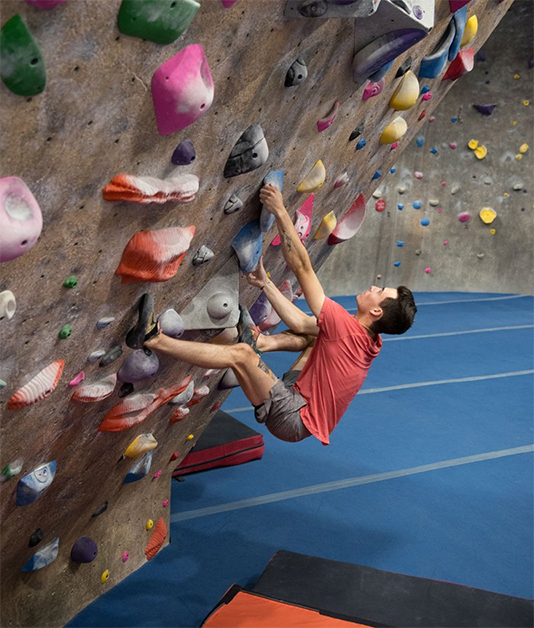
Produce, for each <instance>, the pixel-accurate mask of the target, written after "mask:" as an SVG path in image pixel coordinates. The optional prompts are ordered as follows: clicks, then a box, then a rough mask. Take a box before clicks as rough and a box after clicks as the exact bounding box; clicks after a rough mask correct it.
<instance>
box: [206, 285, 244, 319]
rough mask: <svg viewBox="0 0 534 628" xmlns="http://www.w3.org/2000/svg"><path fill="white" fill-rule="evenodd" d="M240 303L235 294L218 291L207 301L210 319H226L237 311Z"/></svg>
mask: <svg viewBox="0 0 534 628" xmlns="http://www.w3.org/2000/svg"><path fill="white" fill-rule="evenodd" d="M237 307H238V304H237V302H236V300H235V298H234V295H233V294H230V293H228V292H216V293H215V294H214V295H213V296H211V297H210V298H209V299H208V301H207V303H206V312H207V314H208V316H209V317H210V319H215V321H220V322H222V321H226V320H227V319H228V317H229V316H230V315H231V314H232V313H233V312H235V310H236V308H237Z"/></svg>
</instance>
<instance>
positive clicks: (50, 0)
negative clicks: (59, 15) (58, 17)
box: [24, 0, 68, 9]
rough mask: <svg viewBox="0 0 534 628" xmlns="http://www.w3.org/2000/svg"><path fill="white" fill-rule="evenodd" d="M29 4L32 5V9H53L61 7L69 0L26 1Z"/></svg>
mask: <svg viewBox="0 0 534 628" xmlns="http://www.w3.org/2000/svg"><path fill="white" fill-rule="evenodd" d="M24 1H25V2H26V3H27V4H31V5H32V7H35V8H37V9H53V8H55V7H59V6H60V5H62V4H65V2H68V0H24Z"/></svg>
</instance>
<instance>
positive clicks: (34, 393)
mask: <svg viewBox="0 0 534 628" xmlns="http://www.w3.org/2000/svg"><path fill="white" fill-rule="evenodd" d="M64 366H65V362H64V361H63V360H55V361H54V362H52V363H51V364H49V365H48V366H47V367H46V368H44V369H43V370H42V371H40V372H39V373H37V375H36V376H35V377H33V378H32V379H31V380H30V381H29V382H28V383H27V384H26V385H25V386H23V387H22V388H20V389H19V390H18V391H17V392H16V393H15V394H14V395H13V396H12V397H11V399H10V400H9V401H8V402H7V407H8V408H9V409H14V408H24V406H30V405H32V404H33V403H37V402H38V401H41V399H44V398H45V397H48V396H49V395H51V394H52V393H53V392H54V390H55V389H56V386H57V385H58V382H59V380H60V379H61V375H62V374H63V368H64Z"/></svg>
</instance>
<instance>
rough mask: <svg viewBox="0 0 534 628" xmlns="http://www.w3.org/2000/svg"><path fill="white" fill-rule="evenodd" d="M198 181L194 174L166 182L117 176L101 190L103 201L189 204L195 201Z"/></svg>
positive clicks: (147, 178)
mask: <svg viewBox="0 0 534 628" xmlns="http://www.w3.org/2000/svg"><path fill="white" fill-rule="evenodd" d="M198 188H199V180H198V177H197V176H195V175H194V174H182V175H178V176H176V177H172V178H170V179H167V180H162V179H157V178H156V177H134V176H132V175H129V174H118V175H117V176H116V177H113V179H111V181H110V182H109V183H108V184H107V185H106V186H105V187H104V189H103V190H102V196H103V197H104V200H105V201H130V202H131V203H143V204H146V203H158V204H162V203H167V202H168V201H174V202H175V203H189V202H190V201H193V200H194V199H195V194H196V193H197V192H198Z"/></svg>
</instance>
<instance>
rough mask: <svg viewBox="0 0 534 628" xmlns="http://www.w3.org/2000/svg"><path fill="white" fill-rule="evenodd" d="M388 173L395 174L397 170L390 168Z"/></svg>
mask: <svg viewBox="0 0 534 628" xmlns="http://www.w3.org/2000/svg"><path fill="white" fill-rule="evenodd" d="M389 171H390V172H391V174H395V173H396V172H397V168H390V169H389Z"/></svg>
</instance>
